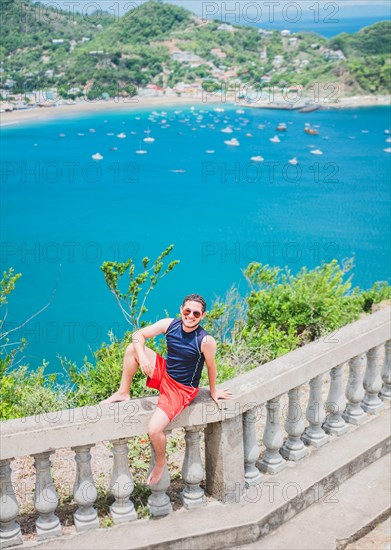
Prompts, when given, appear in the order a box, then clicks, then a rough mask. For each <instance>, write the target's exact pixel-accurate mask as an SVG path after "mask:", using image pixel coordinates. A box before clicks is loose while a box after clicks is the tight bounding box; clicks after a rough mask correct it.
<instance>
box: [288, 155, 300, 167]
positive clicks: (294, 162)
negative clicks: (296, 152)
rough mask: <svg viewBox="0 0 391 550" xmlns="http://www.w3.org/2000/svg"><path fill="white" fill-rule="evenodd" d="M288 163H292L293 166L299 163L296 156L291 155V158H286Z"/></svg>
mask: <svg viewBox="0 0 391 550" xmlns="http://www.w3.org/2000/svg"><path fill="white" fill-rule="evenodd" d="M288 162H289V164H293V166H296V164H299V161H298V160H297V158H296V157H293V159H291V160H288Z"/></svg>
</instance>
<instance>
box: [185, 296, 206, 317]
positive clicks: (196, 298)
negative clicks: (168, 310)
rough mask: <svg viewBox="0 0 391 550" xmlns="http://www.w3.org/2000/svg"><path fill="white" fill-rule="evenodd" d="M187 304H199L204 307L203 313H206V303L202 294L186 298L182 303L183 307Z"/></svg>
mask: <svg viewBox="0 0 391 550" xmlns="http://www.w3.org/2000/svg"><path fill="white" fill-rule="evenodd" d="M186 302H198V303H200V304H201V307H202V313H205V311H206V302H205V300H204V298H203V297H202V296H200V294H189V295H188V296H185V298H184V299H183V302H182V307H184V305H185V303H186Z"/></svg>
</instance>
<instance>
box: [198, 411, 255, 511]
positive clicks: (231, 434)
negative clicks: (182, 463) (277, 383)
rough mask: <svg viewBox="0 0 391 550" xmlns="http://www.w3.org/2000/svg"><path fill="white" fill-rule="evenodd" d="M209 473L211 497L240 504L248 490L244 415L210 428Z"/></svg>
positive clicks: (206, 451)
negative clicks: (245, 463)
mask: <svg viewBox="0 0 391 550" xmlns="http://www.w3.org/2000/svg"><path fill="white" fill-rule="evenodd" d="M205 469H206V489H207V491H208V493H209V494H210V495H212V496H213V497H214V498H216V499H218V500H220V501H222V502H224V503H231V502H239V501H240V499H241V498H242V496H243V491H244V487H245V481H244V450H243V420H242V415H241V414H239V415H238V416H235V417H234V418H228V419H226V420H224V421H221V422H212V423H210V424H208V425H207V427H206V431H205Z"/></svg>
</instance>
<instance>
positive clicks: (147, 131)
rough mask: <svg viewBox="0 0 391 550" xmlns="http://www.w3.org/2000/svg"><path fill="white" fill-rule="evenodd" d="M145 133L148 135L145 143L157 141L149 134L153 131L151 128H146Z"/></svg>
mask: <svg viewBox="0 0 391 550" xmlns="http://www.w3.org/2000/svg"><path fill="white" fill-rule="evenodd" d="M145 133H146V134H148V135H147V137H146V138H144V139H143V141H145V143H153V142H154V141H155V138H153V137H151V136H150V135H149V134H150V133H151V130H150V129H149V128H148V130H145Z"/></svg>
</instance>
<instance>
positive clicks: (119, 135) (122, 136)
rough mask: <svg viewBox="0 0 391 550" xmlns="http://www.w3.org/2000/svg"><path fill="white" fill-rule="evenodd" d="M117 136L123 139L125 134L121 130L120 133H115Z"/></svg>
mask: <svg viewBox="0 0 391 550" xmlns="http://www.w3.org/2000/svg"><path fill="white" fill-rule="evenodd" d="M117 138H119V139H125V138H126V134H124V133H123V132H121V133H120V134H117Z"/></svg>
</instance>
